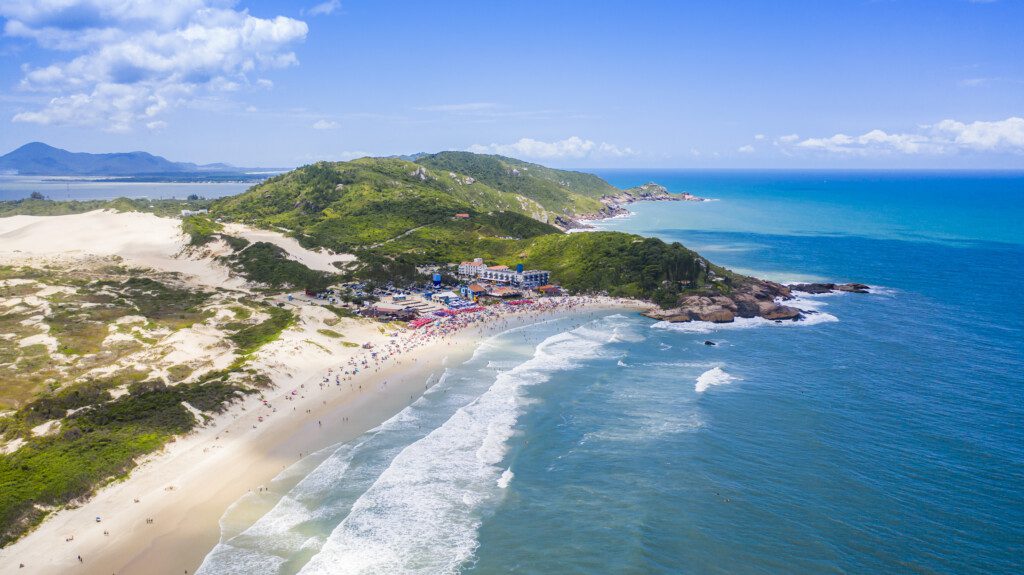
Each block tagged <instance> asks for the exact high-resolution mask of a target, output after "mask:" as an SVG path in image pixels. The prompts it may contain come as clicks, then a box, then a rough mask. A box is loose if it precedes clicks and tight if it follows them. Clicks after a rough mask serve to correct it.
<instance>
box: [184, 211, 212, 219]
mask: <svg viewBox="0 0 1024 575" xmlns="http://www.w3.org/2000/svg"><path fill="white" fill-rule="evenodd" d="M208 213H210V210H206V209H203V210H181V217H183V218H187V217H189V216H198V215H199V214H208Z"/></svg>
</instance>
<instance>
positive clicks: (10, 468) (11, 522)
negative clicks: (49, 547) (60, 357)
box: [0, 382, 244, 546]
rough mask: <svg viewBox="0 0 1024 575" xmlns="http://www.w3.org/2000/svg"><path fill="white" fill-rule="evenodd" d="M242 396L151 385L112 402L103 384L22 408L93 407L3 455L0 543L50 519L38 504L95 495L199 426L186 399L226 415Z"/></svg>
mask: <svg viewBox="0 0 1024 575" xmlns="http://www.w3.org/2000/svg"><path fill="white" fill-rule="evenodd" d="M240 392H244V390H241V389H240V388H239V387H237V386H235V385H231V384H227V383H221V382H209V383H205V384H187V385H186V384H183V385H178V386H174V387H167V386H164V385H163V384H162V383H160V382H147V383H138V384H135V385H133V386H132V387H131V391H130V393H129V394H127V395H124V396H122V397H120V398H118V399H116V400H113V401H105V400H106V399H108V398H109V397H110V396H109V392H108V391H107V388H106V386H105V385H101V384H96V385H93V386H89V387H82V388H79V389H76V390H75V391H74V392H69V393H66V394H61V395H58V396H54V397H52V398H48V399H45V400H39V401H37V402H33V404H31V405H29V406H26V407H25V408H22V409H21V410H19V412H18V414H19V415H21V414H24V412H25V411H26V410H28V411H31V412H33V413H35V414H36V415H37V416H42V415H43V414H44V413H46V414H52V415H57V414H61V413H62V412H64V413H66V411H67V409H68V408H69V407H71V406H82V405H90V406H91V407H90V408H88V409H83V410H81V411H78V412H76V413H75V414H74V415H71V416H66V417H64V419H63V420H62V426H61V431H60V433H58V434H56V435H54V436H47V437H33V438H31V439H29V440H28V442H27V443H26V444H25V445H24V446H22V448H21V449H19V450H18V451H16V452H14V453H12V454H8V455H0V546H4V545H7V544H8V543H10V542H12V541H14V540H15V539H17V538H18V537H19V536H20V535H22V534H23V533H25V532H26V531H27V530H28V529H30V528H31V527H32V526H34V525H35V524H37V523H38V522H39V521H40V520H41V519H42V516H41V513H40V511H39V510H38V509H37V508H36V506H37V505H42V506H61V505H66V504H67V503H69V502H71V501H73V500H75V499H78V498H81V497H83V496H87V495H89V494H91V493H92V492H93V490H94V489H95V488H96V487H97V486H98V485H102V484H103V483H105V482H107V481H109V480H111V479H115V478H118V477H124V476H125V475H126V474H127V473H128V472H129V471H130V470H131V469H132V468H134V467H135V462H136V460H137V458H139V457H141V456H143V455H146V454H148V453H151V452H153V451H156V450H157V449H159V448H160V447H162V446H163V445H164V444H165V443H166V442H167V441H168V440H169V439H170V438H171V437H173V436H175V435H178V434H181V433H185V432H188V431H190V430H191V429H193V428H194V427H195V425H196V420H195V418H194V417H193V415H192V413H191V412H189V411H188V410H187V409H186V408H185V407H184V406H183V405H182V404H181V402H182V401H186V402H188V403H189V404H190V405H192V406H193V407H195V408H196V409H199V410H200V411H203V412H220V411H223V410H224V409H225V408H226V405H227V403H228V402H230V401H231V400H233V399H234V398H235V397H237V394H238V393H240ZM97 402H98V403H97Z"/></svg>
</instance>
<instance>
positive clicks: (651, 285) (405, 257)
mask: <svg viewBox="0 0 1024 575" xmlns="http://www.w3.org/2000/svg"><path fill="white" fill-rule="evenodd" d="M618 191H619V190H618V189H617V188H614V187H613V186H611V185H609V184H608V183H607V182H605V181H604V180H601V179H600V178H598V177H596V176H593V175H589V174H582V173H578V172H567V171H562V170H553V169H550V168H546V167H544V166H539V165H537V164H530V163H527V162H520V161H519V160H512V159H510V158H503V157H501V156H483V155H477V154H470V153H463V152H444V153H441V154H434V155H430V156H424V157H421V158H419V159H418V160H417V161H416V162H415V163H413V162H409V161H406V160H402V159H399V158H362V159H359V160H353V161H350V162H337V163H329V162H320V163H316V164H312V165H309V166H304V167H301V168H298V169H296V170H293V171H291V172H288V173H286V174H282V175H280V176H277V177H274V178H271V179H269V180H267V181H266V182H264V183H262V184H260V185H258V186H254V187H253V188H251V189H250V190H249V191H247V192H245V193H244V194H241V195H238V196H234V197H229V198H223V199H220V200H217V201H215V202H214V203H213V205H212V206H211V210H210V212H211V216H212V217H220V218H224V219H226V220H229V221H238V222H243V223H248V224H252V225H256V226H260V227H264V228H268V229H276V230H281V231H285V232H286V233H289V234H291V235H294V236H295V237H296V238H297V239H298V240H299V241H300V242H301V243H303V244H305V245H307V246H311V247H326V248H329V249H331V250H334V251H338V252H350V253H355V254H356V255H357V256H358V257H359V262H360V263H359V265H358V266H357V267H356V268H354V269H351V270H348V272H349V273H350V274H352V275H354V276H356V277H362V278H364V279H374V280H379V281H385V280H389V279H390V280H403V279H412V277H413V276H414V275H415V274H416V271H415V268H416V266H420V265H426V264H448V263H452V262H458V261H462V260H467V259H471V258H474V257H483V258H486V259H487V260H488V261H489V262H493V263H497V264H505V265H510V266H511V265H515V264H517V263H524V264H526V265H527V266H532V267H537V268H543V269H550V270H551V271H552V272H553V273H554V278H555V279H556V280H557V281H558V282H560V283H562V285H564V286H565V287H567V288H569V289H571V290H574V291H580V292H608V293H611V294H619V295H627V296H632V297H638V298H645V299H652V300H655V301H658V302H659V303H662V304H664V305H672V304H674V303H675V301H676V300H677V299H678V297H679V295H680V294H682V293H684V292H688V291H692V290H695V289H702V288H704V287H705V286H709V285H712V284H710V283H709V277H708V272H709V271H714V272H715V273H716V274H718V275H723V276H726V277H732V276H731V274H728V272H726V271H725V270H722V269H721V268H716V267H714V266H712V265H711V264H709V263H708V262H707V261H706V260H704V259H703V258H701V257H700V256H699V255H698V254H696V253H694V252H692V251H690V250H688V249H686V248H685V247H683V246H682V245H680V244H678V243H674V244H666V243H665V242H663V241H661V240H658V239H652V238H642V237H640V236H635V235H630V234H623V233H618V232H599V233H596V232H595V233H586V234H565V233H563V232H562V231H561V230H560V229H559V228H556V227H554V226H553V225H551V224H550V222H554V221H555V218H557V217H561V216H562V215H563V214H566V215H573V214H577V213H580V212H592V211H596V210H597V209H600V207H602V206H603V204H601V203H600V202H599V201H598V200H597V198H600V197H601V196H603V195H610V194H615V193H616V192H618ZM595 208H596V209H595ZM457 214H462V217H460V216H458V215H457ZM466 215H468V217H466ZM737 277H738V276H737ZM714 286H715V289H719V290H721V289H728V284H721V283H719V284H714Z"/></svg>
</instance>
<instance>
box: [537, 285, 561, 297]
mask: <svg viewBox="0 0 1024 575" xmlns="http://www.w3.org/2000/svg"><path fill="white" fill-rule="evenodd" d="M534 289H536V290H537V291H538V292H540V293H541V294H543V295H551V296H555V295H562V288H560V287H558V286H556V285H551V284H545V285H542V286H539V287H537V288H534Z"/></svg>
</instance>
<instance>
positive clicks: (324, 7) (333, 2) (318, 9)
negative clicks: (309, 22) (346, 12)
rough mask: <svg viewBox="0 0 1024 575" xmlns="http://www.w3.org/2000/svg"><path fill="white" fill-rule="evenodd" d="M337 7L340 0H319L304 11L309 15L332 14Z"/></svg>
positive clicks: (339, 4) (339, 6)
mask: <svg viewBox="0 0 1024 575" xmlns="http://www.w3.org/2000/svg"><path fill="white" fill-rule="evenodd" d="M338 8H341V0H327V2H321V3H319V4H317V5H316V6H313V7H312V8H310V9H309V10H306V11H305V12H304V13H305V14H309V15H310V16H327V15H329V14H333V13H334V11H335V10H337V9H338Z"/></svg>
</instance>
